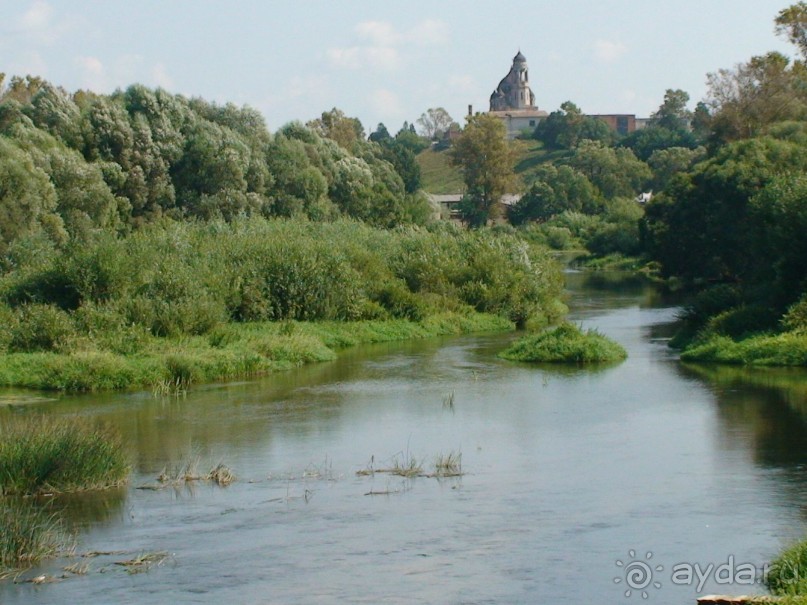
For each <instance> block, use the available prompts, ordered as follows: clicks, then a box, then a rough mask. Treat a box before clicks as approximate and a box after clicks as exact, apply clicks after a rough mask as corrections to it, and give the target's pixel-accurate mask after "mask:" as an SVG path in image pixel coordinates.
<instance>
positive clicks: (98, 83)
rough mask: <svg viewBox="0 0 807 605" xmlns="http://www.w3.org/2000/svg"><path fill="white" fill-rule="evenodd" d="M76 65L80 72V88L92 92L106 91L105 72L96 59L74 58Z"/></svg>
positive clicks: (99, 61) (102, 65)
mask: <svg viewBox="0 0 807 605" xmlns="http://www.w3.org/2000/svg"><path fill="white" fill-rule="evenodd" d="M75 63H76V65H78V67H79V69H80V70H81V86H82V88H87V89H89V90H92V91H99V92H100V91H105V90H107V79H106V73H105V72H106V70H105V69H104V64H103V63H102V62H101V60H100V59H98V58H97V57H76V59H75Z"/></svg>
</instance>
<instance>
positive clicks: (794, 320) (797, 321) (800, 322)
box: [782, 295, 807, 332]
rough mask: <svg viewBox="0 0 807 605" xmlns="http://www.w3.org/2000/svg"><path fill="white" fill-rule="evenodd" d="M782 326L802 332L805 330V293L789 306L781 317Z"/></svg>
mask: <svg viewBox="0 0 807 605" xmlns="http://www.w3.org/2000/svg"><path fill="white" fill-rule="evenodd" d="M782 327H783V328H784V329H785V330H790V331H793V332H797V331H798V332H804V331H806V330H807V295H805V296H802V298H801V300H800V301H799V302H797V303H794V304H792V305H791V306H790V308H789V309H788V310H787V313H785V315H784V317H783V318H782Z"/></svg>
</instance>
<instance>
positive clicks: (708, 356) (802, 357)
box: [681, 332, 807, 366]
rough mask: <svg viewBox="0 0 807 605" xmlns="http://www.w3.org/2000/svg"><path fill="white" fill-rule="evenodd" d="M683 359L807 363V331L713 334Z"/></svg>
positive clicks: (772, 363) (725, 361) (793, 364)
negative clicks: (737, 336)
mask: <svg viewBox="0 0 807 605" xmlns="http://www.w3.org/2000/svg"><path fill="white" fill-rule="evenodd" d="M681 359H682V360H683V361H698V362H710V363H730V364H741V365H758V366H807V333H805V332H784V333H782V334H774V335H758V336H750V337H748V338H745V339H743V340H734V339H732V338H730V337H728V336H720V335H714V336H711V337H709V338H708V339H707V340H706V341H704V342H696V343H694V344H693V345H691V346H690V347H688V348H687V349H685V350H684V351H683V352H682V353H681Z"/></svg>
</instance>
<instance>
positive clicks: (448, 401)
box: [443, 389, 454, 412]
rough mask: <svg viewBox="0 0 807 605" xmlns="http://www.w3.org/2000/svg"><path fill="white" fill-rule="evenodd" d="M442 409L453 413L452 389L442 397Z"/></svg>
mask: <svg viewBox="0 0 807 605" xmlns="http://www.w3.org/2000/svg"><path fill="white" fill-rule="evenodd" d="M443 409H448V410H451V411H452V412H453V411H454V390H453V389H452V390H451V392H450V393H449V394H448V395H446V396H445V397H443Z"/></svg>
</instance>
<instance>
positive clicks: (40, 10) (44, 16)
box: [20, 0, 53, 31]
mask: <svg viewBox="0 0 807 605" xmlns="http://www.w3.org/2000/svg"><path fill="white" fill-rule="evenodd" d="M52 14H53V9H52V8H51V6H50V4H48V3H47V2H44V0H37V1H36V2H33V3H32V4H31V7H30V8H29V9H28V10H27V11H25V12H24V13H23V15H22V17H21V18H20V26H21V27H22V28H23V29H25V30H29V31H30V30H41V29H44V28H46V27H48V25H49V24H50V17H51V15H52Z"/></svg>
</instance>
